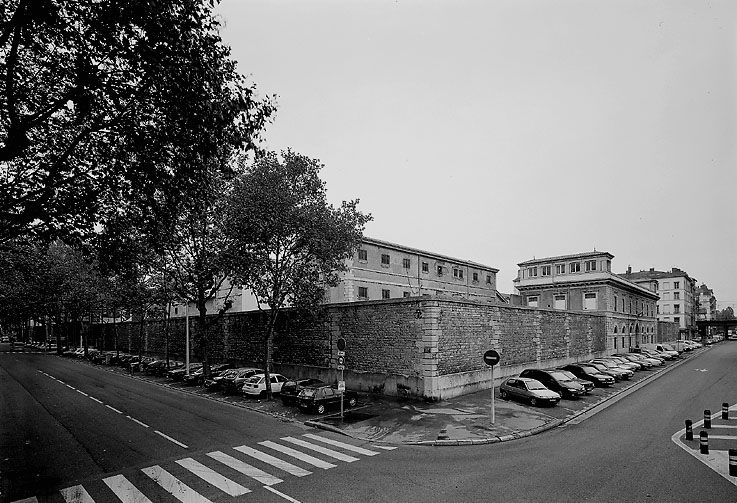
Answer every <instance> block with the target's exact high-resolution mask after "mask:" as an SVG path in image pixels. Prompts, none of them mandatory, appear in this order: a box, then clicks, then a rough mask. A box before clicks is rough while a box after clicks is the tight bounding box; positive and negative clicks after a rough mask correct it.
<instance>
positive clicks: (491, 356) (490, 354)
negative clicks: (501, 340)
mask: <svg viewBox="0 0 737 503" xmlns="http://www.w3.org/2000/svg"><path fill="white" fill-rule="evenodd" d="M484 363H486V364H487V365H490V366H492V367H493V366H494V365H496V364H497V363H499V353H497V352H496V351H494V350H493V349H490V350H488V351H487V352H486V353H484Z"/></svg>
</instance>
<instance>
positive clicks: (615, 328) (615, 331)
mask: <svg viewBox="0 0 737 503" xmlns="http://www.w3.org/2000/svg"><path fill="white" fill-rule="evenodd" d="M614 333H615V334H616V333H617V325H614Z"/></svg>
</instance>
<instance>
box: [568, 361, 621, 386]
mask: <svg viewBox="0 0 737 503" xmlns="http://www.w3.org/2000/svg"><path fill="white" fill-rule="evenodd" d="M561 368H562V369H563V370H568V371H570V372H571V373H572V374H573V375H575V376H576V377H580V378H581V379H585V380H587V381H591V382H593V383H594V384H595V385H596V386H597V387H599V388H601V387H603V386H612V385H613V384H614V378H613V377H612V376H610V375H607V374H602V373H601V372H599V370H598V369H597V368H596V367H592V366H591V365H586V364H581V363H571V364H569V365H565V366H564V367H561Z"/></svg>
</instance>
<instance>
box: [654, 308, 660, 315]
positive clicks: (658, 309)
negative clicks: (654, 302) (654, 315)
mask: <svg viewBox="0 0 737 503" xmlns="http://www.w3.org/2000/svg"><path fill="white" fill-rule="evenodd" d="M655 307H656V309H657V311H658V314H660V306H655Z"/></svg>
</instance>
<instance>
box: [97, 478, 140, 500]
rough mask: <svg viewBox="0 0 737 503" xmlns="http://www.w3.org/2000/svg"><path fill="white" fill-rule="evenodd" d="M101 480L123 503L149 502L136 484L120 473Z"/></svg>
mask: <svg viewBox="0 0 737 503" xmlns="http://www.w3.org/2000/svg"><path fill="white" fill-rule="evenodd" d="M102 481H103V482H105V484H107V486H108V487H109V488H110V490H111V491H113V492H114V493H115V495H116V496H117V497H118V498H120V501H122V502H123V503H151V500H150V499H148V498H147V497H146V496H145V495H144V494H143V493H142V492H141V491H139V490H138V489H137V488H136V486H134V485H133V484H131V482H130V481H129V480H128V479H127V478H125V477H123V476H122V475H115V476H113V477H108V478H106V479H102Z"/></svg>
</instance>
